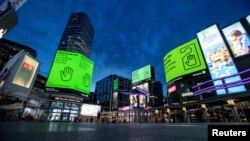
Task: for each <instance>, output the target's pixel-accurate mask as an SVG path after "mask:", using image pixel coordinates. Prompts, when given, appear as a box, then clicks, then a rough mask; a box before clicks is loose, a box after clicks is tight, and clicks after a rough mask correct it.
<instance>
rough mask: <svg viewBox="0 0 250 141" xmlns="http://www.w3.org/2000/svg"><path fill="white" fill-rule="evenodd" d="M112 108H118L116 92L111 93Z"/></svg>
mask: <svg viewBox="0 0 250 141" xmlns="http://www.w3.org/2000/svg"><path fill="white" fill-rule="evenodd" d="M112 105H113V108H118V92H114V93H113V104H112Z"/></svg>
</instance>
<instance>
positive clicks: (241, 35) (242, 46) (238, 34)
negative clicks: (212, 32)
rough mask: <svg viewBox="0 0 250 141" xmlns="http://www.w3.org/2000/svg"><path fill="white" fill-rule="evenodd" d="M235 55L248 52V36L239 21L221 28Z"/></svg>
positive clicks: (249, 48) (249, 46) (249, 47)
mask: <svg viewBox="0 0 250 141" xmlns="http://www.w3.org/2000/svg"><path fill="white" fill-rule="evenodd" d="M222 31H223V33H224V35H225V37H226V39H227V42H228V44H229V46H230V48H231V50H232V52H233V55H234V56H235V57H238V56H242V55H246V54H249V53H250V38H249V35H248V34H247V33H246V30H245V29H244V28H243V26H242V24H241V23H240V22H237V23H234V24H232V25H230V26H228V27H226V28H224V29H222Z"/></svg>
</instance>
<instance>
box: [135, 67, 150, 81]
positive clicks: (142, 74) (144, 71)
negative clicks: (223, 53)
mask: <svg viewBox="0 0 250 141" xmlns="http://www.w3.org/2000/svg"><path fill="white" fill-rule="evenodd" d="M150 78H151V67H150V65H147V66H145V67H143V68H141V69H138V70H136V71H133V72H132V83H133V84H134V83H137V82H140V81H143V80H146V79H150Z"/></svg>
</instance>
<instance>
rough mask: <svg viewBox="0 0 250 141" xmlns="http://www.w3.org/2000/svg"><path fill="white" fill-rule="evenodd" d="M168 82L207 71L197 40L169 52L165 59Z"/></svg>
mask: <svg viewBox="0 0 250 141" xmlns="http://www.w3.org/2000/svg"><path fill="white" fill-rule="evenodd" d="M163 63H164V69H165V76H166V81H167V82H170V81H171V80H173V79H176V78H178V77H180V76H183V75H186V74H190V73H193V72H197V71H201V70H204V69H206V64H205V61H204V59H203V56H202V53H201V49H200V46H199V43H198V41H197V39H194V40H192V41H190V42H188V43H186V44H183V45H181V46H179V47H177V48H176V49H174V50H172V51H171V52H169V53H168V54H167V55H166V56H165V57H164V59H163Z"/></svg>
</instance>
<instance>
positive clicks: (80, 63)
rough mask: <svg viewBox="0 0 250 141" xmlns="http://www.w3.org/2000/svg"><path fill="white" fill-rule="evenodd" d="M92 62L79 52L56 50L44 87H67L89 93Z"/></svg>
mask: <svg viewBox="0 0 250 141" xmlns="http://www.w3.org/2000/svg"><path fill="white" fill-rule="evenodd" d="M93 68H94V63H93V62H92V61H91V60H89V59H88V58H86V57H85V56H83V55H82V54H80V53H74V52H68V51H61V50H58V51H57V53H56V57H55V60H54V62H53V65H52V68H51V70H50V74H49V77H48V81H47V83H46V87H50V88H67V89H72V90H76V91H79V92H82V93H84V94H87V95H88V94H89V92H90V87H91V81H92V74H93Z"/></svg>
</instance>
